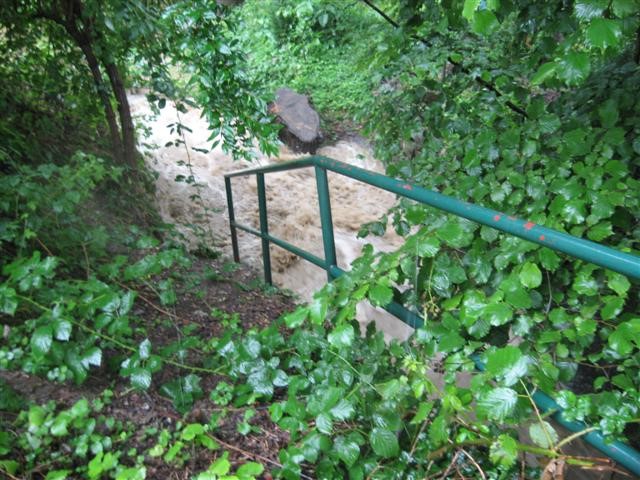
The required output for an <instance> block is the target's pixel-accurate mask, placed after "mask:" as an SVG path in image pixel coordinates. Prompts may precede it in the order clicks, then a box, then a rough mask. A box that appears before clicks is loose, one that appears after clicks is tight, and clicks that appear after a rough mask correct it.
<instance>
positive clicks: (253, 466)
mask: <svg viewBox="0 0 640 480" xmlns="http://www.w3.org/2000/svg"><path fill="white" fill-rule="evenodd" d="M262 472H264V467H263V466H262V465H261V464H260V463H256V462H247V463H245V464H244V465H241V466H240V467H239V468H238V469H237V470H236V475H237V476H238V477H240V480H244V479H246V478H251V477H257V476H258V475H262Z"/></svg>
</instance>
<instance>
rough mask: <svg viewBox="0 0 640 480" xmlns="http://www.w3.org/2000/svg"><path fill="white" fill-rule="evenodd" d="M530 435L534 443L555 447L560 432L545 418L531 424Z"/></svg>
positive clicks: (543, 446) (545, 446) (544, 446)
mask: <svg viewBox="0 0 640 480" xmlns="http://www.w3.org/2000/svg"><path fill="white" fill-rule="evenodd" d="M529 435H530V436H531V440H533V443H535V444H536V445H538V446H539V447H542V448H553V447H554V446H555V444H556V443H558V433H557V432H556V431H555V429H554V428H553V427H552V426H551V424H549V422H546V421H544V420H542V421H541V422H537V423H533V424H531V425H530V426H529Z"/></svg>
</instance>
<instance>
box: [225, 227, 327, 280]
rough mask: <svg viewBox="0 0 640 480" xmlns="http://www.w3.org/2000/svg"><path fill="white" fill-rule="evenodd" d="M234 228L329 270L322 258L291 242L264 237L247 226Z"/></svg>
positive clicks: (258, 231)
mask: <svg viewBox="0 0 640 480" xmlns="http://www.w3.org/2000/svg"><path fill="white" fill-rule="evenodd" d="M233 226H234V227H236V228H237V229H239V230H243V231H245V232H247V233H251V234H252V235H255V236H256V237H259V238H265V239H267V240H269V241H270V242H272V243H273V244H275V245H277V246H279V247H281V248H284V249H285V250H287V251H289V252H291V253H293V254H294V255H298V256H299V257H302V258H304V259H305V260H306V261H308V262H311V263H313V264H314V265H317V266H318V267H320V268H322V269H324V270H326V269H327V264H326V262H325V261H324V260H323V259H322V258H320V257H316V256H315V255H313V254H312V253H309V252H307V251H306V250H303V249H301V248H298V247H296V246H295V245H291V244H290V243H289V242H285V241H284V240H281V239H279V238H278V237H274V236H273V235H265V236H263V235H262V234H261V233H260V230H256V229H255V228H251V227H248V226H247V225H242V224H240V223H236V222H234V223H233Z"/></svg>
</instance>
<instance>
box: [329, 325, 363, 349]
mask: <svg viewBox="0 0 640 480" xmlns="http://www.w3.org/2000/svg"><path fill="white" fill-rule="evenodd" d="M355 338H356V333H355V330H354V329H353V327H352V326H351V325H349V324H344V325H339V326H337V327H336V328H334V329H333V330H332V331H331V333H329V335H328V336H327V340H329V343H330V344H331V345H333V346H334V347H338V348H342V347H348V346H350V345H351V344H352V343H353V340H354V339H355Z"/></svg>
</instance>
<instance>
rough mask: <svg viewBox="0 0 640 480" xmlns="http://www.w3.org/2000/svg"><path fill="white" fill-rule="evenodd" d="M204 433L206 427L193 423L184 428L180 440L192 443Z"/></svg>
mask: <svg viewBox="0 0 640 480" xmlns="http://www.w3.org/2000/svg"><path fill="white" fill-rule="evenodd" d="M203 433H204V426H203V425H201V424H199V423H191V424H189V425H187V426H185V427H184V429H183V430H182V434H181V435H180V438H182V439H183V440H187V441H191V440H193V439H194V438H196V437H197V436H198V435H202V434H203Z"/></svg>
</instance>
